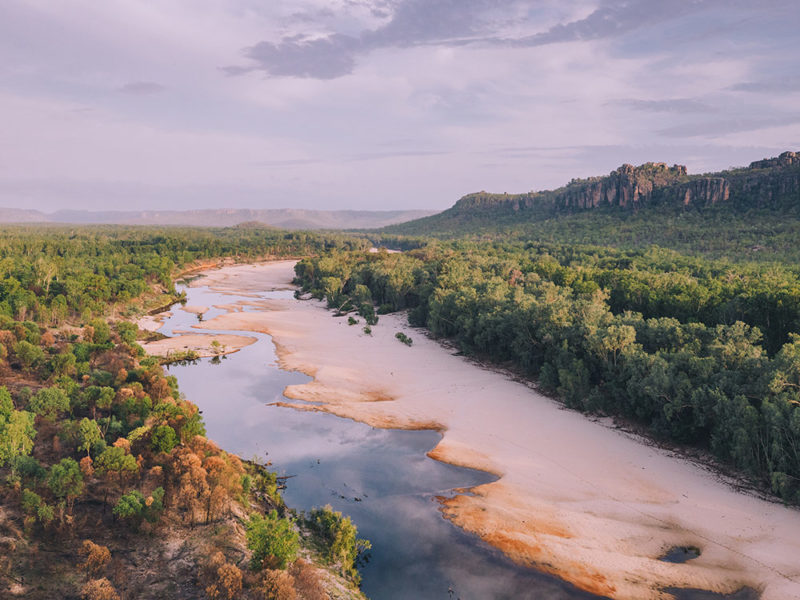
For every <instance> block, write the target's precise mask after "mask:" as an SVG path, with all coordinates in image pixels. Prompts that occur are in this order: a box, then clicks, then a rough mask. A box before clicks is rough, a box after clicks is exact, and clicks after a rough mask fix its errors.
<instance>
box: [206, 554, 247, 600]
mask: <svg viewBox="0 0 800 600" xmlns="http://www.w3.org/2000/svg"><path fill="white" fill-rule="evenodd" d="M205 572H206V577H207V578H209V579H211V584H210V585H208V586H207V587H206V594H207V595H208V597H209V598H210V600H233V599H234V598H238V597H239V592H241V591H242V572H241V571H240V570H239V568H238V567H237V566H236V565H233V564H231V563H229V562H227V561H226V560H225V557H224V556H223V554H222V552H215V553H214V554H213V555H212V556H211V559H210V560H209V562H208V564H207V565H206V568H205Z"/></svg>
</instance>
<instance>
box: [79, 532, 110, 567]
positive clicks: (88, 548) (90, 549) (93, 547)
mask: <svg viewBox="0 0 800 600" xmlns="http://www.w3.org/2000/svg"><path fill="white" fill-rule="evenodd" d="M80 554H81V556H83V558H84V562H82V563H81V564H80V565H79V566H80V568H81V569H82V570H83V571H85V572H86V574H87V575H89V576H95V575H98V574H99V573H100V571H102V570H103V569H104V568H105V566H106V565H107V564H108V563H109V562H111V551H110V550H109V549H108V547H106V546H101V545H99V544H95V543H94V542H93V541H91V540H83V544H82V545H81V550H80Z"/></svg>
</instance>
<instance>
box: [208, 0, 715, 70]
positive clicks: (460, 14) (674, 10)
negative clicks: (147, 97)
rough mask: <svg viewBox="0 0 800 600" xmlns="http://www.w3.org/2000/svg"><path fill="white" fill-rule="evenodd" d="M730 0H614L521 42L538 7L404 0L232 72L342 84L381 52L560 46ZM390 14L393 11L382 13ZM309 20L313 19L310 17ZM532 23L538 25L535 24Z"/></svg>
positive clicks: (521, 0) (267, 50) (269, 48)
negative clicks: (366, 25) (506, 29)
mask: <svg viewBox="0 0 800 600" xmlns="http://www.w3.org/2000/svg"><path fill="white" fill-rule="evenodd" d="M720 2H723V0H673V1H672V2H663V1H661V0H633V1H627V0H613V1H610V2H605V3H604V4H603V5H602V6H601V7H600V8H598V9H597V10H595V11H594V12H592V13H591V14H590V15H589V16H587V17H586V18H584V19H580V20H578V21H572V22H568V23H561V24H558V25H556V26H554V27H551V28H550V29H548V30H546V31H542V32H539V33H536V34H533V35H530V36H523V37H520V38H503V37H501V36H500V35H499V34H498V28H499V26H501V25H502V24H504V23H508V22H512V21H514V19H515V18H517V17H515V10H514V9H516V8H520V7H524V8H528V9H531V8H532V6H531V4H532V2H531V1H530V0H403V1H399V2H396V3H395V4H394V5H393V8H394V11H393V13H392V18H391V20H390V21H389V22H388V23H387V24H386V25H384V26H383V27H379V28H378V29H375V30H371V31H364V32H362V33H361V34H359V35H344V34H339V33H334V34H331V35H328V36H325V37H318V38H308V37H305V36H292V37H285V38H283V39H282V40H280V41H279V42H272V41H262V42H259V43H258V44H255V45H254V46H251V47H249V48H245V50H244V52H243V53H244V56H245V57H246V58H248V59H250V60H251V61H252V62H251V64H250V65H247V66H228V67H223V70H224V71H225V72H227V73H228V74H230V75H238V74H241V73H247V72H250V71H264V72H266V73H267V74H269V75H272V76H285V77H311V78H318V79H334V78H337V77H342V76H344V75H348V74H349V73H352V71H353V69H354V68H355V65H356V61H357V58H358V57H359V56H360V55H364V54H368V53H370V52H372V51H374V50H378V49H381V48H407V47H412V46H420V45H429V44H438V45H445V46H463V45H474V44H483V45H486V46H506V47H533V46H542V45H546V44H554V43H560V42H570V41H578V40H594V39H601V38H608V37H614V36H620V35H623V34H625V33H627V32H629V31H632V30H635V29H639V28H642V27H646V26H649V25H654V24H657V23H661V22H664V21H669V20H673V19H677V18H680V17H682V16H685V15H686V14H689V13H692V12H696V11H700V10H703V9H706V8H710V7H712V6H714V5H716V4H719V3H720ZM375 10H377V11H378V12H379V13H380V14H386V13H387V10H386V7H384V6H380V7H376V8H375ZM304 18H305V17H304ZM527 21H528V22H529V24H532V25H535V23H530V21H531V19H528V20H527Z"/></svg>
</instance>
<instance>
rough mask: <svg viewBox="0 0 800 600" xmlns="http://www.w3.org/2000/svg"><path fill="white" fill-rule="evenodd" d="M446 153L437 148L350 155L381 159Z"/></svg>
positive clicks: (360, 157)
mask: <svg viewBox="0 0 800 600" xmlns="http://www.w3.org/2000/svg"><path fill="white" fill-rule="evenodd" d="M445 154H449V152H441V151H437V150H398V151H396V152H391V151H390V152H367V153H364V154H355V155H353V156H351V157H350V160H352V161H364V160H380V159H383V158H408V157H414V156H443V155H445Z"/></svg>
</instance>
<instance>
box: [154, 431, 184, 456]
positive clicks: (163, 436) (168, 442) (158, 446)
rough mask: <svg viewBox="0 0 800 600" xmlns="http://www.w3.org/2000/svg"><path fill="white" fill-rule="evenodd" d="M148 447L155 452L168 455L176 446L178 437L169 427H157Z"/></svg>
mask: <svg viewBox="0 0 800 600" xmlns="http://www.w3.org/2000/svg"><path fill="white" fill-rule="evenodd" d="M150 445H151V446H152V448H153V450H154V451H155V452H164V453H166V454H169V453H170V452H172V449H173V448H174V447H175V446H177V445H178V436H177V435H176V434H175V430H174V429H173V428H172V427H170V426H169V425H159V426H158V427H156V428H155V430H154V431H153V435H152V437H151V438H150Z"/></svg>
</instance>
